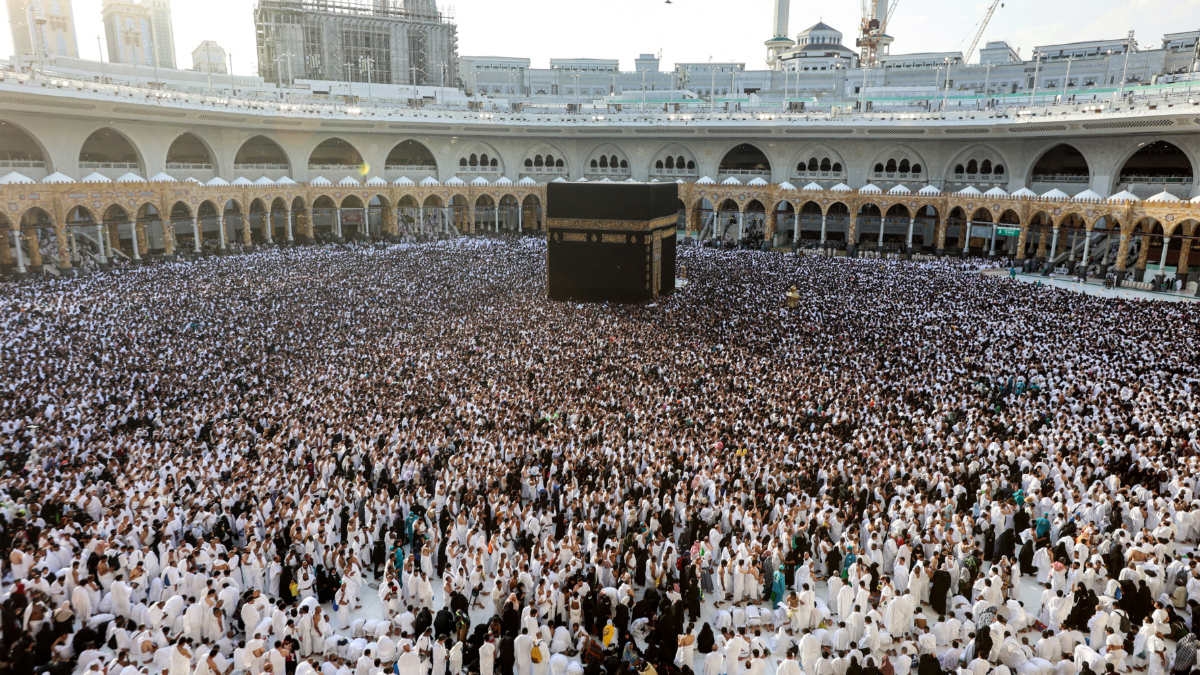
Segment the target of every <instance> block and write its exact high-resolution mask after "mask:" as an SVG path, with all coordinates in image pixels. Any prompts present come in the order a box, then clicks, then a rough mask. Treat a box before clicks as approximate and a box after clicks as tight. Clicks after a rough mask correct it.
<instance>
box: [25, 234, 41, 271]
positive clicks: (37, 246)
mask: <svg viewBox="0 0 1200 675" xmlns="http://www.w3.org/2000/svg"><path fill="white" fill-rule="evenodd" d="M22 234H23V236H24V238H25V248H27V249H29V266H30V267H38V268H40V267H41V266H42V244H41V240H40V239H38V233H37V229H29V230H28V231H26V232H24V233H22Z"/></svg>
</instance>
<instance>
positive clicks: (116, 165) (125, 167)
mask: <svg viewBox="0 0 1200 675" xmlns="http://www.w3.org/2000/svg"><path fill="white" fill-rule="evenodd" d="M79 169H80V170H81V171H98V172H100V173H102V174H105V175H108V174H112V175H111V176H109V177H110V178H111V177H114V176H117V175H120V174H123V173H126V172H133V173H136V174H139V175H142V176H144V175H145V173H146V162H145V161H144V159H143V157H142V152H141V150H139V149H138V147H137V145H135V144H134V142H133V141H132V140H131V139H130V138H129V136H126V135H125V134H124V133H122V132H121V131H118V130H117V129H114V128H113V127H100V128H99V129H96V130H95V131H93V132H92V133H90V134H88V137H87V138H86V139H84V141H83V145H81V146H80V147H79Z"/></svg>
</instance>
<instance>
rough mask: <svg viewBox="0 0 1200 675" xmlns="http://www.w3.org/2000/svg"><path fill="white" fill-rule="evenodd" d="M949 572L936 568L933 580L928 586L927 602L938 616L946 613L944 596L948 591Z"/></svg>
mask: <svg viewBox="0 0 1200 675" xmlns="http://www.w3.org/2000/svg"><path fill="white" fill-rule="evenodd" d="M950 581H951V579H950V573H949V572H947V571H946V570H938V571H936V572H934V573H933V582H932V584H930V587H929V604H930V606H932V607H933V611H934V612H935V613H936V614H938V615H939V616H942V615H945V613H946V596H947V595H948V594H949V593H950Z"/></svg>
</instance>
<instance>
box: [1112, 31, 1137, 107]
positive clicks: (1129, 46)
mask: <svg viewBox="0 0 1200 675" xmlns="http://www.w3.org/2000/svg"><path fill="white" fill-rule="evenodd" d="M1136 47H1137V41H1136V40H1134V39H1133V31H1129V39H1128V40H1126V42H1125V64H1124V65H1122V66H1121V89H1120V94H1121V95H1122V96H1124V95H1125V76H1126V75H1127V74H1128V73H1129V52H1131V51H1133V50H1134V49H1135V48H1136ZM1113 96H1114V98H1113V100H1114V101H1115V100H1116V94H1114V95H1113Z"/></svg>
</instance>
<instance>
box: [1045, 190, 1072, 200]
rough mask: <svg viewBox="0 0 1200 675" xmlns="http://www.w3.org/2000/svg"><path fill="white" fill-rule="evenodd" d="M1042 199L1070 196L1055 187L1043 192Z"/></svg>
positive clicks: (1067, 197)
mask: <svg viewBox="0 0 1200 675" xmlns="http://www.w3.org/2000/svg"><path fill="white" fill-rule="evenodd" d="M1042 199H1070V197H1069V196H1068V195H1067V193H1065V192H1063V191H1062V190H1059V189H1058V188H1054V189H1053V190H1050V191H1048V192H1043V193H1042Z"/></svg>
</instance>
